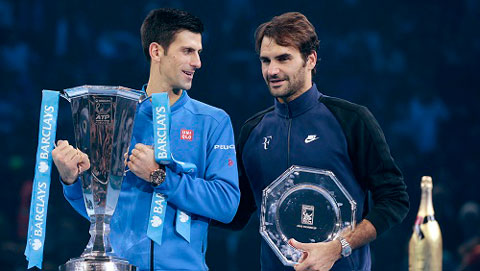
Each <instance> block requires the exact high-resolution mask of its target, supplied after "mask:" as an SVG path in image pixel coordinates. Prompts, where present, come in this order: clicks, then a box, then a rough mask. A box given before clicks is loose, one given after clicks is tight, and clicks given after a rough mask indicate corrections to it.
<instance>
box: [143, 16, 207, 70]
mask: <svg viewBox="0 0 480 271" xmlns="http://www.w3.org/2000/svg"><path fill="white" fill-rule="evenodd" d="M182 30H188V31H191V32H193V33H199V34H201V33H202V32H203V23H202V21H201V20H200V19H199V18H198V17H196V16H194V15H193V14H190V13H188V12H186V11H183V10H179V9H173V8H160V9H155V10H152V11H150V13H149V14H148V15H147V17H146V18H145V20H144V21H143V24H142V27H141V28H140V34H141V37H142V46H143V53H144V54H145V57H146V58H147V60H148V61H150V60H151V58H150V52H149V47H150V44H151V43H152V42H157V43H158V44H160V45H161V46H162V47H163V49H164V50H165V54H167V51H168V47H169V46H170V44H172V42H173V41H174V40H175V35H176V34H177V33H178V32H180V31H182Z"/></svg>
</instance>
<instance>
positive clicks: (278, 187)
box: [260, 166, 357, 266]
mask: <svg viewBox="0 0 480 271" xmlns="http://www.w3.org/2000/svg"><path fill="white" fill-rule="evenodd" d="M356 208H357V207H356V203H355V201H354V200H353V198H352V197H351V196H350V194H349V193H348V192H347V190H346V189H345V188H344V187H343V185H342V184H341V183H340V182H339V181H338V179H337V178H336V177H335V175H334V174H333V173H332V172H330V171H327V170H321V169H315V168H307V167H301V166H292V167H290V168H289V169H287V170H286V171H285V172H284V173H283V174H282V175H280V176H279V177H278V178H277V179H276V180H275V181H274V182H272V183H271V184H270V185H269V186H267V187H266V188H265V189H264V190H263V196H262V207H261V213H260V234H261V235H262V237H263V238H264V239H265V241H266V242H267V243H268V244H269V246H270V247H271V248H272V250H273V251H274V252H275V254H276V255H277V256H278V258H279V259H280V261H281V262H282V263H283V264H284V265H287V266H293V265H295V264H297V263H298V261H299V260H300V258H301V256H302V251H300V250H297V249H295V248H294V247H292V246H291V245H289V244H288V240H289V239H290V238H294V239H295V240H297V241H299V242H302V243H318V242H328V241H331V240H334V239H335V238H337V237H338V236H339V235H340V234H341V232H342V231H344V230H347V229H351V230H353V228H354V227H355V212H356Z"/></svg>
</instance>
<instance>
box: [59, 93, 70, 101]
mask: <svg viewBox="0 0 480 271" xmlns="http://www.w3.org/2000/svg"><path fill="white" fill-rule="evenodd" d="M60 97H62V98H64V99H65V100H67V101H68V102H71V100H72V99H71V98H69V97H68V96H67V95H66V94H65V93H62V92H60Z"/></svg>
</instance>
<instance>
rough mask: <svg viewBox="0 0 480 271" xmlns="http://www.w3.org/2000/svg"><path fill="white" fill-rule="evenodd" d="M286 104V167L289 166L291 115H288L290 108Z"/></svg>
mask: <svg viewBox="0 0 480 271" xmlns="http://www.w3.org/2000/svg"><path fill="white" fill-rule="evenodd" d="M285 105H286V106H287V119H288V133H287V168H289V167H290V128H291V127H292V117H291V116H290V115H291V113H290V108H288V103H285Z"/></svg>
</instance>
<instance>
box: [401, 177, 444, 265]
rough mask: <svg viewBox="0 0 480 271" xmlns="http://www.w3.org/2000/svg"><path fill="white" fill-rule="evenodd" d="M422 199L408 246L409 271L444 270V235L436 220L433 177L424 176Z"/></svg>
mask: <svg viewBox="0 0 480 271" xmlns="http://www.w3.org/2000/svg"><path fill="white" fill-rule="evenodd" d="M421 188H422V199H421V201H420V207H419V208H418V213H417V219H416V220H415V225H414V226H413V234H412V237H411V238H410V243H409V246H408V270H409V271H441V270H442V233H441V232H440V226H439V225H438V222H437V221H436V220H435V216H434V211H433V203H432V188H433V184H432V177H430V176H423V177H422V182H421Z"/></svg>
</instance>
